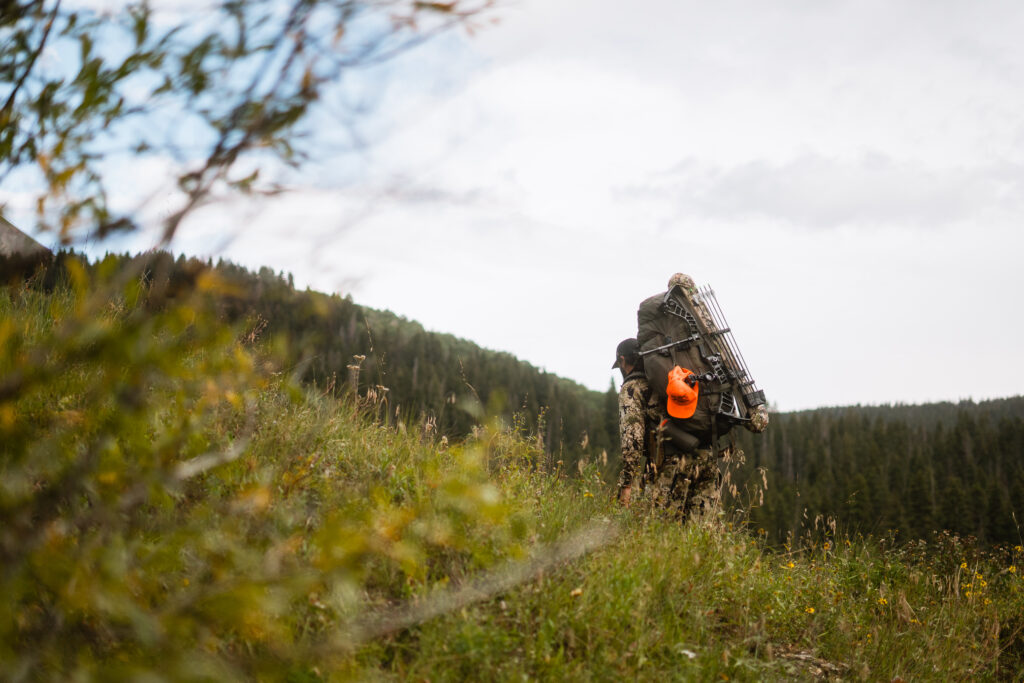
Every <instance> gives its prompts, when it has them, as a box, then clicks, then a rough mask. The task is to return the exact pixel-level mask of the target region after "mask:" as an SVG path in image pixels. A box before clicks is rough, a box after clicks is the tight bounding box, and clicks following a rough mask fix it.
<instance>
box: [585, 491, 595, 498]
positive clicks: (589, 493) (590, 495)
mask: <svg viewBox="0 0 1024 683" xmlns="http://www.w3.org/2000/svg"><path fill="white" fill-rule="evenodd" d="M583 497H584V498H593V497H594V494H593V493H591V492H590V491H584V492H583Z"/></svg>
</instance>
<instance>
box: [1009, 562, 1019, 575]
mask: <svg viewBox="0 0 1024 683" xmlns="http://www.w3.org/2000/svg"><path fill="white" fill-rule="evenodd" d="M1007 571H1008V572H1010V573H1011V574H1016V573H1017V567H1016V566H1015V565H1012V564H1011V565H1010V568H1009V569H1007Z"/></svg>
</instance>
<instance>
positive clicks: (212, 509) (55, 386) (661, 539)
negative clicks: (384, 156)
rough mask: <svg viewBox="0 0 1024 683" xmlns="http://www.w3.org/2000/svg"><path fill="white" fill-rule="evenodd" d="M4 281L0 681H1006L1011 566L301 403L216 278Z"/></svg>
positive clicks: (1018, 639)
mask: <svg viewBox="0 0 1024 683" xmlns="http://www.w3.org/2000/svg"><path fill="white" fill-rule="evenodd" d="M72 274H73V278H72V280H73V283H74V284H73V286H72V287H70V288H66V289H65V288H60V289H58V290H57V291H56V292H54V293H53V294H52V295H45V294H42V293H39V292H37V291H34V290H32V289H28V288H24V287H16V288H10V287H8V288H3V289H0V321H2V322H0V342H2V343H0V560H2V563H0V566H2V570H0V592H2V593H3V595H4V596H5V600H4V601H3V602H2V603H0V678H2V679H4V680H68V679H72V678H74V679H78V680H90V679H104V680H117V679H133V680H134V679H140V678H145V679H147V680H161V679H170V680H253V679H262V680H292V681H310V680H351V679H372V680H379V679H381V678H385V679H386V678H394V679H400V680H431V681H437V680H465V679H466V678H471V679H487V680H509V679H517V680H519V679H522V678H524V677H525V678H527V679H542V680H564V679H567V678H568V679H574V680H590V679H596V680H621V679H623V678H627V679H633V678H638V679H643V680H663V679H666V678H668V679H676V680H765V679H773V678H774V679H782V678H786V679H789V678H798V679H799V678H804V679H813V678H819V677H841V678H843V679H846V680H889V679H891V678H893V677H895V676H900V677H902V678H904V679H905V680H1021V679H1022V677H1024V618H1022V616H1021V615H1024V582H1022V579H1021V573H1022V567H1024V553H1022V548H1021V547H1020V546H1019V545H1010V546H1007V547H1002V548H998V549H995V550H984V551H983V550H981V549H979V548H978V547H976V546H973V545H971V544H970V543H968V542H965V541H964V540H963V539H960V538H957V537H953V536H940V537H938V538H937V539H936V541H935V542H934V543H932V544H916V545H903V546H898V547H897V546H895V545H894V544H893V543H892V542H891V540H890V539H888V538H863V537H855V538H846V537H844V535H843V534H842V532H841V530H837V529H833V528H828V527H825V526H822V525H818V528H817V529H816V530H815V528H814V525H812V524H809V525H808V527H809V528H810V531H809V532H807V533H806V534H804V535H803V536H802V537H800V538H798V539H795V540H794V542H793V543H792V544H791V545H790V546H789V547H787V548H784V549H781V550H777V551H776V550H771V549H769V548H768V547H767V546H766V544H765V540H764V538H765V535H764V534H762V533H759V532H758V530H752V529H747V528H746V526H745V525H744V524H743V523H742V518H735V519H734V518H726V517H719V518H715V519H708V520H704V521H703V522H702V523H699V524H689V525H686V526H680V525H678V524H675V523H672V522H671V521H668V520H664V519H661V518H659V517H658V516H657V515H654V514H651V513H650V511H649V510H646V509H645V505H644V502H643V500H642V499H641V500H640V501H639V502H638V504H637V505H636V506H635V507H634V508H633V509H630V510H621V509H619V508H617V507H616V506H615V505H614V504H613V503H612V495H611V492H610V490H609V487H608V485H607V484H606V483H605V482H604V481H602V480H601V474H600V473H601V469H600V465H601V463H599V462H591V463H586V462H582V461H581V462H580V463H579V464H578V465H577V466H576V467H575V468H574V469H572V470H571V471H566V468H565V466H564V464H559V463H558V462H557V461H555V462H552V461H551V460H550V459H549V458H546V457H545V456H544V450H543V449H542V447H541V446H542V443H540V441H541V440H540V439H539V438H538V436H537V434H536V433H534V432H532V431H531V430H530V429H528V428H527V427H526V425H527V422H526V420H525V419H521V418H516V419H513V420H511V421H509V422H503V421H500V420H497V419H494V420H488V419H487V418H486V417H484V416H481V417H480V424H479V426H478V427H477V428H476V429H475V430H474V432H473V434H472V436H470V437H469V438H467V439H466V440H465V441H462V442H458V443H456V442H454V441H452V442H450V441H449V440H448V439H447V438H445V437H443V436H441V435H439V434H437V432H436V426H435V425H434V424H433V423H432V422H431V421H430V420H429V419H424V420H421V421H416V420H407V421H400V422H399V423H397V424H394V425H391V426H385V425H382V424H380V423H379V422H378V421H376V419H374V418H373V417H372V416H373V415H375V414H376V412H377V411H376V410H375V405H374V404H373V399H371V398H367V397H365V396H364V397H360V398H359V399H358V400H352V399H351V398H350V399H346V400H339V399H336V398H334V397H333V396H331V395H329V394H323V393H320V394H318V393H309V392H308V391H306V390H304V389H302V388H300V387H299V386H298V385H296V384H293V383H292V381H291V380H290V379H289V378H288V376H287V375H286V374H285V375H282V374H279V370H277V369H276V366H275V365H274V363H273V362H272V351H273V350H272V349H270V348H263V347H259V342H258V340H257V339H255V336H254V334H253V330H251V329H245V328H237V329H232V328H228V327H225V326H224V325H221V324H218V323H217V322H216V320H215V319H214V318H213V317H212V315H211V313H210V310H211V306H210V301H209V297H210V296H213V295H215V294H216V292H217V290H218V286H219V285H218V283H217V281H216V280H215V279H201V280H200V281H199V282H197V286H196V289H195V290H194V291H192V292H191V293H190V294H189V295H188V296H186V297H179V298H178V300H177V301H176V302H175V303H174V304H173V305H171V306H166V307H160V309H159V310H160V312H158V313H154V312H153V311H152V307H151V306H148V305H146V302H147V301H148V299H149V297H151V296H153V292H150V291H148V290H147V289H146V287H145V285H142V284H140V283H139V282H138V281H122V282H121V283H120V284H119V285H118V287H117V288H115V289H108V290H106V291H105V292H103V293H102V295H101V294H100V293H97V292H96V291H95V289H94V287H93V286H92V285H90V284H89V282H88V280H87V277H86V275H85V273H84V271H81V272H79V271H73V273H72Z"/></svg>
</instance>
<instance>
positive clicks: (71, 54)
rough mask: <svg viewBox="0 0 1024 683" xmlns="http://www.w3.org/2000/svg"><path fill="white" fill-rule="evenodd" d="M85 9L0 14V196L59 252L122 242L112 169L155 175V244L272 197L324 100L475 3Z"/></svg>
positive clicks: (42, 2)
mask: <svg viewBox="0 0 1024 683" xmlns="http://www.w3.org/2000/svg"><path fill="white" fill-rule="evenodd" d="M90 5H91V3H70V2H63V3H62V1H61V0H9V1H7V2H4V3H2V4H0V182H3V181H5V180H8V179H9V178H11V177H13V176H17V178H18V182H19V183H20V184H21V187H22V188H27V190H28V191H29V192H30V193H32V195H33V198H34V200H35V201H34V208H35V209H36V220H37V225H36V226H35V227H37V228H39V229H41V230H50V231H54V232H56V233H57V234H58V235H59V236H60V238H61V240H62V241H63V242H64V243H65V244H67V243H71V242H75V241H80V240H81V239H83V238H85V237H89V236H99V237H103V236H104V235H107V234H109V233H111V232H113V231H116V230H131V229H134V228H135V227H136V220H137V215H138V214H137V210H138V208H139V207H131V208H129V209H128V210H124V209H116V208H114V207H115V205H117V204H120V206H123V205H124V198H123V197H121V198H118V199H119V200H120V201H119V202H113V203H112V202H111V201H109V199H108V196H107V192H108V190H110V189H114V188H112V187H111V183H110V176H111V175H112V174H114V173H116V172H117V168H118V166H119V165H123V164H125V163H131V164H133V166H132V167H133V168H135V169H144V170H142V171H140V172H142V173H144V174H145V176H146V179H147V180H152V179H151V178H149V177H148V176H149V175H151V174H152V173H153V172H154V170H155V169H161V170H160V171H159V173H161V174H166V176H167V177H166V178H159V179H158V180H169V181H171V183H172V186H171V187H170V188H168V187H163V188H162V191H163V192H164V194H163V198H164V199H165V200H166V198H167V196H168V194H167V193H168V192H170V191H172V190H173V189H174V188H176V190H177V192H176V194H175V195H174V196H173V200H174V202H173V205H172V208H170V209H169V210H165V211H163V214H162V215H163V218H162V228H163V235H164V241H165V242H166V241H168V240H170V238H171V237H172V236H173V235H174V233H175V231H176V230H177V228H178V225H179V224H180V223H181V221H182V220H183V219H184V218H185V216H187V215H188V214H189V213H190V212H191V211H192V210H193V209H195V208H196V207H197V206H199V205H200V204H201V203H203V202H206V201H209V200H210V199H212V198H217V197H224V196H228V195H231V194H235V193H242V194H248V193H253V192H277V191H279V190H280V189H281V188H280V187H278V186H277V184H276V183H277V182H278V181H276V180H274V176H275V175H276V174H275V173H274V170H275V169H280V168H281V167H285V166H296V165H298V164H300V163H301V162H302V161H304V160H305V158H306V157H307V155H308V154H309V153H310V152H311V151H312V150H313V145H311V144H309V143H308V142H307V140H306V139H305V138H306V136H307V134H308V133H309V132H310V130H311V128H310V125H309V123H308V120H309V118H310V115H311V113H312V112H313V111H314V109H315V107H316V104H317V103H318V102H320V101H321V99H322V98H323V96H324V95H325V94H326V93H327V92H328V90H329V88H331V87H332V86H334V85H335V84H337V83H338V82H339V80H340V79H341V78H342V77H343V76H344V75H345V74H347V73H349V72H351V71H353V70H355V69H358V68H363V67H367V66H372V65H375V64H380V63H382V62H386V61H387V60H389V59H391V58H392V57H394V56H395V55H397V54H400V53H402V52H403V51H404V50H406V49H408V48H410V47H411V46H413V45H415V44H417V43H419V42H420V41H422V40H424V39H426V38H429V37H430V36H432V35H434V34H436V33H438V32H440V31H443V30H445V29H447V28H449V27H452V26H455V25H465V26H471V23H470V22H471V21H472V20H474V19H475V17H477V15H479V14H480V12H481V11H483V10H485V9H487V8H488V7H489V6H490V5H491V0H479V1H470V0H453V1H452V2H443V3H441V2H419V1H418V0H356V1H353V0H283V1H282V0H246V1H245V2H240V1H239V0H218V1H216V2H210V3H190V4H189V5H188V6H187V8H184V9H182V8H178V7H176V6H175V4H174V3H153V4H151V3H149V2H147V1H146V0H140V1H127V2H117V3H113V4H110V5H108V7H107V8H104V9H102V10H97V9H93V8H92V7H90ZM351 106H352V108H353V109H357V105H351ZM334 114H335V116H336V117H337V118H336V119H335V121H337V120H338V119H340V120H342V121H344V120H345V119H346V117H348V116H350V115H351V114H352V112H351V111H342V112H334ZM350 146H351V143H350ZM144 161H145V162H148V163H141V162H144ZM266 171H270V173H269V174H265V172H266ZM265 175H269V176H270V177H265ZM147 191H152V188H150V189H149V190H147ZM120 192H123V190H120ZM165 208H166V207H165Z"/></svg>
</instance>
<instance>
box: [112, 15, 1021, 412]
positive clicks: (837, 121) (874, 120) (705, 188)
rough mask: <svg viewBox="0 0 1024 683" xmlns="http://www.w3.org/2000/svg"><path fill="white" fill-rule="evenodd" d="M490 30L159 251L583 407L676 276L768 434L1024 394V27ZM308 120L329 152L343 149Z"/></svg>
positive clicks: (661, 22)
mask: <svg viewBox="0 0 1024 683" xmlns="http://www.w3.org/2000/svg"><path fill="white" fill-rule="evenodd" d="M496 16H497V17H498V18H500V20H501V22H500V24H498V25H495V26H487V27H485V28H483V30H480V31H476V32H475V33H474V35H473V36H467V35H465V34H463V33H459V34H458V35H451V36H449V37H447V38H446V39H443V40H438V41H435V42H433V43H430V44H428V45H426V46H424V47H422V48H419V49H417V50H416V51H415V52H413V53H411V54H409V55H407V56H406V57H404V58H403V59H401V60H400V61H398V62H397V63H394V64H392V65H390V66H389V67H388V68H387V69H378V70H376V71H373V72H368V73H365V74H362V75H356V76H355V77H354V78H352V79H351V80H350V82H349V83H348V85H347V87H348V90H346V91H345V93H347V95H346V96H348V97H351V96H352V93H353V92H362V93H363V94H364V96H365V97H366V98H367V100H368V101H372V105H373V107H372V109H373V111H374V112H375V113H374V114H373V116H372V117H370V118H369V119H368V120H365V121H362V122H359V124H358V125H357V128H358V129H359V131H360V134H361V135H362V137H363V139H365V140H366V142H367V145H366V147H365V148H363V149H361V150H360V151H358V152H357V153H354V154H353V153H351V152H347V153H343V152H341V151H339V152H338V153H337V154H336V155H332V154H331V153H328V154H326V155H325V156H324V158H323V159H321V162H320V163H319V164H317V165H315V166H314V167H313V168H312V170H311V172H309V173H307V174H306V176H305V177H304V178H302V179H301V180H299V181H295V182H294V190H293V192H291V193H290V194H288V195H286V196H284V197H281V198H278V199H276V200H275V201H274V202H273V203H272V204H265V205H256V204H252V203H250V204H248V205H230V206H229V205H222V206H218V207H213V208H210V209H207V210H205V211H203V212H201V213H199V214H197V215H196V216H195V217H194V218H193V220H192V221H191V222H190V223H188V224H187V225H186V226H185V228H184V229H183V231H182V233H181V236H180V238H179V240H178V241H177V242H176V244H175V247H176V248H177V249H181V250H184V251H186V252H189V253H204V252H211V251H213V252H216V253H218V254H219V255H223V256H226V257H228V258H232V259H234V260H236V261H240V262H243V263H245V264H247V265H250V266H254V267H258V266H259V265H264V264H265V265H269V266H271V267H273V268H275V269H277V270H285V271H290V272H292V273H293V274H294V275H295V279H296V283H297V284H300V285H307V284H308V285H310V286H311V287H313V288H315V289H322V290H325V291H338V292H341V293H343V294H351V295H352V297H353V298H354V299H355V300H356V301H357V302H359V303H363V304H366V305H369V306H373V307H376V308H386V309H390V310H392V311H394V312H396V313H398V314H401V315H404V316H406V317H408V318H411V319H415V320H418V321H420V322H422V323H423V324H424V325H425V326H426V327H427V328H428V329H432V330H437V331H442V332H449V333H453V334H456V335H458V336H461V337H465V338H468V339H470V340H473V341H475V342H477V343H479V344H481V345H483V346H485V347H489V348H492V349H499V350H504V351H509V352H512V353H514V354H516V355H517V356H519V357H520V358H523V359H525V360H527V361H529V362H531V363H533V364H534V365H537V366H539V367H542V368H544V369H546V370H548V371H551V372H554V373H557V374H559V375H562V376H565V377H568V378H571V379H574V380H577V381H579V382H581V383H583V384H585V385H586V386H588V387H591V388H593V389H598V390H605V389H607V388H608V386H609V382H610V380H611V379H612V378H615V379H616V385H617V381H618V378H617V376H616V373H614V372H612V371H609V365H610V364H611V362H612V359H613V356H614V349H615V346H616V344H617V343H618V342H619V341H620V340H621V339H623V338H625V337H629V336H634V335H635V334H636V308H637V305H638V303H639V302H640V301H641V300H642V299H643V298H645V297H647V296H650V295H652V294H655V293H658V292H660V291H663V290H664V287H665V284H666V281H667V280H668V277H669V276H670V275H671V274H672V273H674V272H677V271H682V272H686V273H689V274H691V275H692V276H693V277H694V278H695V279H696V280H697V282H698V283H701V284H703V283H710V284H711V285H712V286H713V288H714V289H715V291H716V292H717V293H718V299H719V302H720V303H721V305H722V307H723V309H724V311H725V314H726V316H727V317H728V319H729V322H730V323H731V325H732V328H733V330H734V333H735V336H736V339H737V341H738V343H739V346H740V348H741V349H742V351H743V353H744V355H745V356H746V358H747V361H748V364H749V366H750V368H751V370H752V372H753V374H754V377H755V378H756V379H757V380H758V382H759V384H760V385H761V387H762V388H763V389H764V390H765V393H766V395H767V396H768V399H769V401H770V402H772V403H773V404H774V405H775V406H777V407H778V408H779V409H781V410H795V409H802V408H811V407H817V406H826V405H847V404H856V403H862V404H879V403H891V402H904V403H919V402H928V401H937V400H954V401H955V400H959V399H962V398H974V399H976V400H978V399H983V398H992V397H1004V396H1011V395H1017V394H1020V393H1022V391H1024V358H1022V355H1021V353H1020V352H1019V348H1020V343H1019V340H1020V338H1021V333H1022V329H1024V324H1022V323H1021V321H1020V319H1019V314H1018V309H1019V308H1020V304H1019V303H1018V297H1019V296H1020V295H1021V293H1022V290H1024V287H1022V285H1024V275H1022V271H1021V268H1020V266H1019V264H1018V261H1019V259H1020V257H1021V254H1022V246H1024V238H1022V230H1021V225H1020V224H1021V218H1022V216H1024V199H1022V198H1024V192H1022V190H1024V187H1022V183H1024V87H1022V85H1024V41H1022V40H1021V39H1020V37H1021V36H1022V35H1024V4H1021V3H1019V2H998V1H990V2H985V3H968V2H951V1H950V2H947V1H939V0H927V1H921V2H894V1H893V0H887V1H886V2H880V1H879V2H871V1H866V0H856V1H855V2H854V1H851V2H822V1H820V0H788V1H781V2H772V3H757V2H717V3H706V2H688V1H681V0H637V1H635V2H630V3H625V2H604V1H596V0H521V1H519V2H517V3H515V4H514V5H506V6H505V7H504V8H502V9H500V10H499V11H498V12H496ZM361 79H362V80H361ZM322 121H323V122H322V127H321V133H322V134H323V135H324V140H325V141H328V140H333V139H336V138H337V137H338V136H340V135H341V134H342V133H344V132H345V131H346V130H347V129H346V128H345V127H343V126H341V124H340V123H337V122H335V123H333V124H332V119H331V117H330V116H328V115H327V114H324V116H323V119H322ZM325 149H331V146H330V145H329V144H327V143H326V142H325ZM126 182H127V181H126ZM225 226H235V228H237V231H238V233H239V234H238V237H237V239H235V240H234V241H233V242H231V243H230V244H228V245H226V246H225V245H224V240H223V239H222V237H223V235H224V233H225Z"/></svg>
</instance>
